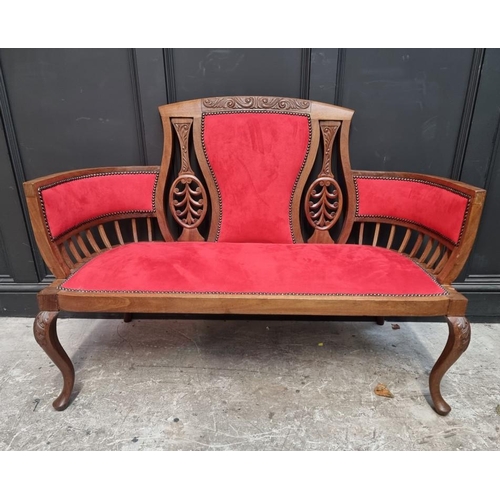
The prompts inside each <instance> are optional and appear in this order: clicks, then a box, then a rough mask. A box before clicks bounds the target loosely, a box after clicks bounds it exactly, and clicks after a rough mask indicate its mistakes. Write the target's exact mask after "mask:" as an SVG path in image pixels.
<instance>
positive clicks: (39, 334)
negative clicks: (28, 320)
mask: <svg viewBox="0 0 500 500" xmlns="http://www.w3.org/2000/svg"><path fill="white" fill-rule="evenodd" d="M52 315H53V313H50V312H49V311H42V312H40V313H38V315H37V317H36V318H35V328H34V329H33V330H34V334H35V339H36V341H37V342H38V344H39V345H40V346H41V347H45V346H46V345H47V339H46V338H45V332H46V329H47V328H48V326H49V324H50V322H51V320H52Z"/></svg>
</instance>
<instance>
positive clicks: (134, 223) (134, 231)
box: [132, 219, 139, 243]
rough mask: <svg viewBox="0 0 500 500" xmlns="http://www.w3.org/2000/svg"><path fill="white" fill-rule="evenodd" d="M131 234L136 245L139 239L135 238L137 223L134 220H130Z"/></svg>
mask: <svg viewBox="0 0 500 500" xmlns="http://www.w3.org/2000/svg"><path fill="white" fill-rule="evenodd" d="M132 234H133V236H134V241H135V242H136V243H137V242H138V241H139V238H138V237H137V221H136V219H132Z"/></svg>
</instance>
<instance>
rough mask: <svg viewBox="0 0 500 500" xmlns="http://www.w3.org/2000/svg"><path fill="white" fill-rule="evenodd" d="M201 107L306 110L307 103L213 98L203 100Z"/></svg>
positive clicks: (249, 97) (270, 98)
mask: <svg viewBox="0 0 500 500" xmlns="http://www.w3.org/2000/svg"><path fill="white" fill-rule="evenodd" d="M203 105H204V106H205V107H206V108H210V109H282V110H289V109H307V108H308V107H309V106H310V102H309V101H305V100H302V99H291V98H287V97H260V96H248V97H215V98H209V99H203Z"/></svg>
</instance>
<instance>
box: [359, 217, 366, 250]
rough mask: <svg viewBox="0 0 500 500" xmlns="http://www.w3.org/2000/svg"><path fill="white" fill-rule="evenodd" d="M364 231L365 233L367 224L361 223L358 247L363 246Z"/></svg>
mask: <svg viewBox="0 0 500 500" xmlns="http://www.w3.org/2000/svg"><path fill="white" fill-rule="evenodd" d="M364 231H365V223H364V222H361V224H360V225H359V239H358V245H362V244H363V233H364Z"/></svg>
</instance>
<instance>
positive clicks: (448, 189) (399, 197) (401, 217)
mask: <svg viewBox="0 0 500 500" xmlns="http://www.w3.org/2000/svg"><path fill="white" fill-rule="evenodd" d="M352 175H353V181H354V186H355V200H354V203H352V204H350V208H351V214H350V216H351V217H352V220H353V221H354V222H357V221H359V222H364V221H368V222H389V223H391V222H392V223H396V224H398V225H402V226H406V227H408V228H412V229H417V230H423V231H424V232H425V233H426V234H429V235H430V236H432V237H433V238H435V239H438V240H439V241H441V242H442V243H444V244H446V245H447V246H448V248H449V249H450V251H451V254H450V257H449V259H448V261H447V263H446V265H445V266H444V267H443V269H442V270H440V272H439V275H438V276H437V278H438V279H439V281H440V282H442V283H451V282H452V281H453V280H454V279H456V277H457V276H458V275H459V273H460V271H461V270H462V268H463V266H464V264H465V262H466V260H467V258H468V256H469V254H470V251H471V249H472V246H473V244H474V240H475V237H476V234H477V230H478V226H479V220H480V217H481V212H482V210H483V206H484V200H485V196H486V191H485V190H484V189H481V188H476V187H474V186H471V185H469V184H466V183H464V182H460V181H455V180H452V179H446V178H443V177H438V176H434V175H426V174H416V173H408V172H371V171H362V170H356V171H353V172H352ZM353 212H354V213H353Z"/></svg>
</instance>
